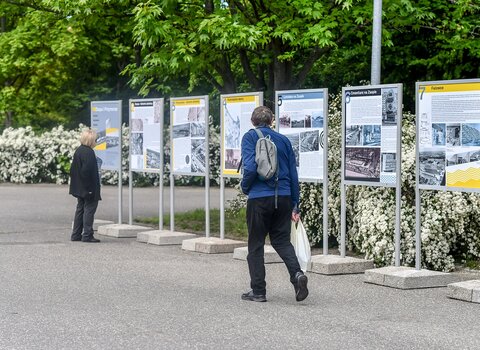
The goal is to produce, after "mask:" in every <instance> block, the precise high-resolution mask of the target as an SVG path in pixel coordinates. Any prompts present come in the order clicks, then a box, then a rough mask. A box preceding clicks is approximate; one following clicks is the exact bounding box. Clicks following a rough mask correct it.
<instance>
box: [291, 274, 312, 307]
mask: <svg viewBox="0 0 480 350" xmlns="http://www.w3.org/2000/svg"><path fill="white" fill-rule="evenodd" d="M307 284H308V278H307V276H305V275H304V274H303V272H297V273H296V274H295V282H294V283H293V287H294V288H295V299H297V301H302V300H305V298H306V297H307V296H308V288H307Z"/></svg>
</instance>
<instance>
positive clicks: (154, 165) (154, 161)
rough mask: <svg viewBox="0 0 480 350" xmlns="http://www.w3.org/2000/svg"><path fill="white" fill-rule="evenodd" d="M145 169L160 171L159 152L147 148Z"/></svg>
mask: <svg viewBox="0 0 480 350" xmlns="http://www.w3.org/2000/svg"><path fill="white" fill-rule="evenodd" d="M145 168H147V169H160V150H159V149H152V148H147V155H146V164H145Z"/></svg>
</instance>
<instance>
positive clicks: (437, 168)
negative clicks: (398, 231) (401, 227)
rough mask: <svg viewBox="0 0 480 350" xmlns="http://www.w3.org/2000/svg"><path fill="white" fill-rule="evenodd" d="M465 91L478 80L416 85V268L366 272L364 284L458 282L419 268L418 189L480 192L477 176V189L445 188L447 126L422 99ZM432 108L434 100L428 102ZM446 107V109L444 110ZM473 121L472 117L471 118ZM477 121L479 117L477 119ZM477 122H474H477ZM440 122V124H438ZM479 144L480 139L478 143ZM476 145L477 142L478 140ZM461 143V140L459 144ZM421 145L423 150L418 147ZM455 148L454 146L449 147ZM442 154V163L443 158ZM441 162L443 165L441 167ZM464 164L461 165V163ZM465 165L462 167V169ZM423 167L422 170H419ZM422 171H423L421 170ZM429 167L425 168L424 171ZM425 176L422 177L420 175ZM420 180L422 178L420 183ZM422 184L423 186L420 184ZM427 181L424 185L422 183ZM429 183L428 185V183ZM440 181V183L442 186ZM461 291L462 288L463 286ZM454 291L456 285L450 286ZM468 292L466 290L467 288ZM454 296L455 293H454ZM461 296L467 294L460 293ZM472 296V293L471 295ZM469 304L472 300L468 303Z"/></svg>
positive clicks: (422, 285) (410, 286)
mask: <svg viewBox="0 0 480 350" xmlns="http://www.w3.org/2000/svg"><path fill="white" fill-rule="evenodd" d="M463 89H467V91H477V92H479V91H480V80H454V81H435V82H417V84H416V96H417V98H416V116H417V118H416V144H415V160H416V164H415V170H416V174H415V178H416V184H415V218H416V223H415V268H414V269H413V268H409V267H397V266H395V267H386V268H382V269H377V271H375V270H372V271H367V273H366V275H365V282H369V283H374V284H379V285H383V286H388V287H394V288H399V289H415V288H433V287H444V286H446V285H448V284H450V283H453V282H456V281H458V277H455V276H453V275H451V274H448V273H444V272H438V271H430V270H426V269H422V268H421V267H422V260H421V259H422V255H421V254H422V246H421V244H422V241H421V192H420V190H422V189H426V190H441V191H446V190H456V191H465V192H479V188H480V176H478V173H479V171H480V169H478V170H479V171H476V173H477V177H478V179H476V180H477V188H463V187H462V186H448V166H447V157H446V145H447V144H448V143H446V142H445V136H446V135H445V131H446V130H445V129H446V123H445V121H446V120H444V121H443V124H442V121H441V120H442V116H441V115H442V114H443V113H442V109H441V108H438V109H436V111H435V119H436V121H435V122H434V121H433V117H432V111H433V108H432V106H425V104H426V102H425V100H426V99H427V97H426V96H425V94H429V93H433V94H435V93H443V92H459V91H463ZM454 100H455V102H454V103H455V106H456V107H455V111H456V112H455V113H460V114H461V112H460V111H459V107H458V105H457V103H458V99H456V98H455V99H454ZM430 102H431V103H432V105H433V99H432V100H430ZM438 103H442V106H446V105H447V104H448V98H445V99H443V100H442V101H440V102H438ZM444 108H445V107H444ZM446 114H447V115H448V116H447V118H448V120H453V121H454V122H455V123H458V124H460V123H462V121H461V120H460V119H461V118H462V116H461V115H458V114H457V115H456V116H455V118H454V119H450V118H452V115H451V112H450V111H449V112H447V113H446ZM475 117H476V118H478V117H479V114H478V112H477V113H476V116H475ZM474 119H475V118H474ZM478 119H480V118H478ZM478 119H477V120H478ZM437 123H439V124H437ZM435 124H437V126H438V128H439V131H440V130H441V129H442V127H441V126H442V125H443V140H436V141H434V138H432V133H433V126H434V125H435ZM458 134H459V135H458V138H459V141H458V142H459V144H460V138H461V136H460V125H458ZM479 141H480V140H479ZM477 142H478V141H477ZM462 143H463V141H462ZM421 145H422V147H423V148H422V147H421ZM451 146H452V148H454V145H451ZM455 146H456V145H455ZM421 150H424V151H425V153H424V155H423V157H424V158H431V159H436V160H435V161H432V162H431V163H429V162H428V161H427V163H428V167H425V164H421V161H422V159H421V157H420V153H421ZM442 152H443V160H441V159H440V158H442V157H441V156H442ZM442 163H443V164H442ZM462 163H463V162H462ZM463 165H464V164H461V165H460V167H461V166H463ZM421 166H422V167H421ZM422 168H423V170H422ZM427 168H428V169H427ZM425 170H428V171H426V172H425ZM422 173H423V174H426V175H423V177H422V176H421V174H422ZM421 177H422V178H423V179H422V181H421ZM420 182H422V184H421V183H420ZM425 182H426V183H425ZM429 182H430V183H429ZM442 182H443V183H442ZM462 288H463V286H462ZM452 289H455V286H454V287H452ZM467 289H468V288H467ZM454 294H455V293H454ZM463 294H464V295H466V294H468V293H463ZM470 295H471V293H470ZM469 301H471V300H469Z"/></svg>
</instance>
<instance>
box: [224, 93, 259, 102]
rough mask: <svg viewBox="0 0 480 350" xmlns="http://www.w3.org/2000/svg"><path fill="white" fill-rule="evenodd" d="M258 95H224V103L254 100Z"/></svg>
mask: <svg viewBox="0 0 480 350" xmlns="http://www.w3.org/2000/svg"><path fill="white" fill-rule="evenodd" d="M257 98H258V96H256V95H250V96H235V97H226V98H225V102H226V103H241V102H255V101H256V99H257Z"/></svg>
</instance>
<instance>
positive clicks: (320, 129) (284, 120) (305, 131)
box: [276, 89, 326, 181]
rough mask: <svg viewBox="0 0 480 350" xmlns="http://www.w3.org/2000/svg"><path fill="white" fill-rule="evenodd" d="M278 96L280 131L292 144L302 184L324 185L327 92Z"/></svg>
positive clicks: (316, 91)
mask: <svg viewBox="0 0 480 350" xmlns="http://www.w3.org/2000/svg"><path fill="white" fill-rule="evenodd" d="M276 95H277V113H276V114H277V119H276V123H277V130H278V131H279V132H280V133H281V134H283V135H285V136H286V137H287V138H288V139H289V140H290V142H291V144H292V147H293V151H294V153H295V159H296V163H297V170H298V177H299V179H300V181H322V180H323V174H324V169H323V164H324V156H325V155H324V149H323V139H324V137H323V136H324V118H325V115H326V113H325V110H324V108H325V103H324V91H323V90H318V89H317V90H303V91H302V90H295V91H278V92H277V94H276Z"/></svg>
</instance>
